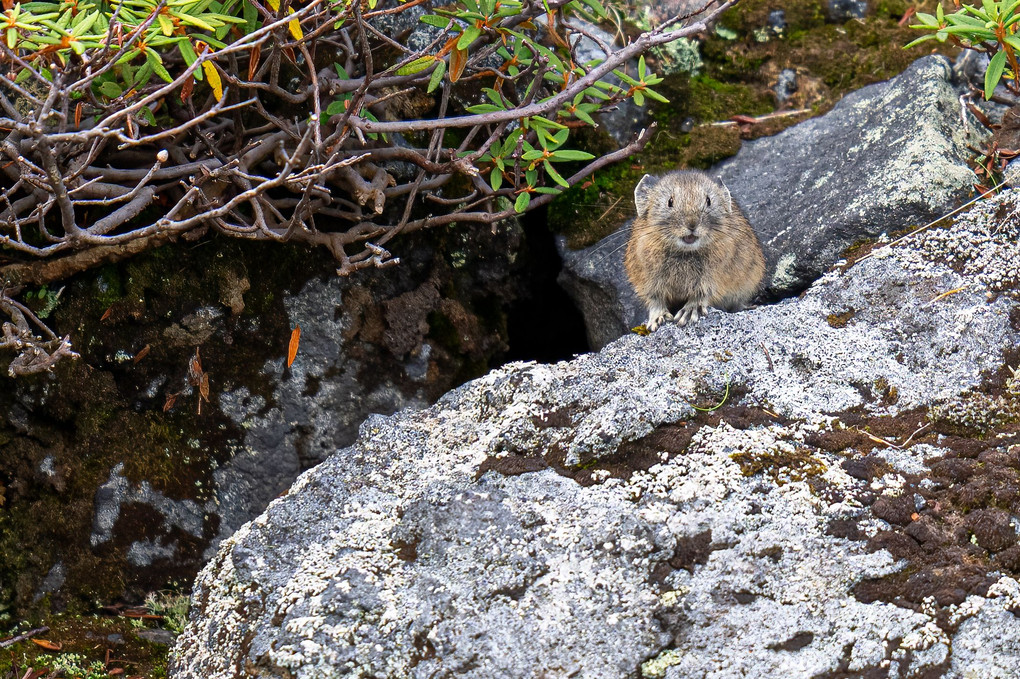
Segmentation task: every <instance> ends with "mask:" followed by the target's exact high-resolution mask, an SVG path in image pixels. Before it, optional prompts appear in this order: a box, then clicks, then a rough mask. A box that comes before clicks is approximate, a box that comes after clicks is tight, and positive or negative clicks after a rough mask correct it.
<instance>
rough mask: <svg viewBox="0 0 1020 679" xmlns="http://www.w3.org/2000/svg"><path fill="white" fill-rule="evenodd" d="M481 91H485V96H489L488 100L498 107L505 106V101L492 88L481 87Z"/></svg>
mask: <svg viewBox="0 0 1020 679" xmlns="http://www.w3.org/2000/svg"><path fill="white" fill-rule="evenodd" d="M482 92H483V93H485V96H487V97H488V98H489V101H491V102H492V103H493V104H495V105H496V106H499V107H500V109H503V108H505V102H504V101H503V97H501V96H500V94H499V92H497V91H496V90H494V89H492V88H491V87H483V88H482Z"/></svg>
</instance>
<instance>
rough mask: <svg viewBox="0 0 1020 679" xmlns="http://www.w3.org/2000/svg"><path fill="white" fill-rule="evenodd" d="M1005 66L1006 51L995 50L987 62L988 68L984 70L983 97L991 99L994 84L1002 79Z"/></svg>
mask: <svg viewBox="0 0 1020 679" xmlns="http://www.w3.org/2000/svg"><path fill="white" fill-rule="evenodd" d="M1005 68H1006V52H1005V50H1000V51H998V52H996V53H995V54H994V55H993V56H992V58H991V60H990V61H989V62H988V70H986V71H985V99H991V98H992V93H993V92H995V86H996V85H998V84H999V80H1001V79H1002V72H1003V70H1004V69H1005Z"/></svg>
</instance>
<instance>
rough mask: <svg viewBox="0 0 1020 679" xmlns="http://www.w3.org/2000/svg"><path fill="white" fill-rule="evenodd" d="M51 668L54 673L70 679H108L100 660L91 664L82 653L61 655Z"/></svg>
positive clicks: (53, 661)
mask: <svg viewBox="0 0 1020 679" xmlns="http://www.w3.org/2000/svg"><path fill="white" fill-rule="evenodd" d="M50 666H51V668H52V670H53V671H54V672H60V673H62V675H61V676H64V677H69V678H70V679H106V678H107V676H108V675H107V673H106V668H105V667H104V666H103V663H101V662H99V661H98V660H93V661H91V662H90V661H89V660H88V658H86V657H85V656H84V655H82V654H81V653H61V654H60V655H57V656H54V658H53V660H52V662H51V663H50Z"/></svg>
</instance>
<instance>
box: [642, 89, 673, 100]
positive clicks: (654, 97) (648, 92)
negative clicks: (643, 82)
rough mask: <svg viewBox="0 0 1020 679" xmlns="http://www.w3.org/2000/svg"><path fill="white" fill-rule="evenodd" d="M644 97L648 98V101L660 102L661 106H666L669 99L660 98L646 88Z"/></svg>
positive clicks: (659, 95) (660, 96)
mask: <svg viewBox="0 0 1020 679" xmlns="http://www.w3.org/2000/svg"><path fill="white" fill-rule="evenodd" d="M645 96H646V97H648V98H649V99H654V100H655V101H658V102H661V103H663V104H668V103H669V99H667V98H666V97H664V96H662V95H661V94H659V93H658V92H656V91H655V90H650V89H648V88H647V87H646V88H645Z"/></svg>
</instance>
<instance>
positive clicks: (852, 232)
mask: <svg viewBox="0 0 1020 679" xmlns="http://www.w3.org/2000/svg"><path fill="white" fill-rule="evenodd" d="M952 79H953V75H952V70H951V68H950V64H949V62H948V61H947V60H946V59H945V58H943V57H939V56H933V57H925V58H923V59H920V60H918V61H916V62H915V63H914V64H913V65H912V66H910V68H908V69H907V70H906V71H904V72H903V73H902V74H901V75H899V76H897V77H896V78H893V79H892V80H890V81H887V82H885V83H878V84H876V85H871V86H869V87H865V88H862V89H860V90H858V91H856V92H853V93H851V94H848V95H847V96H846V97H844V98H843V100H842V101H840V102H839V104H837V105H836V106H835V108H833V110H832V111H830V112H829V113H827V114H826V115H824V116H822V117H820V118H814V119H811V120H807V121H805V122H803V123H800V124H799V125H796V126H794V127H792V128H789V129H787V130H785V131H784V132H781V133H780V134H777V135H775V136H774V137H766V138H762V139H756V140H754V141H749V142H745V143H744V145H743V147H742V148H741V149H740V152H739V153H738V154H737V155H736V156H735V157H733V158H731V159H729V160H727V161H725V162H723V163H721V164H720V165H718V166H716V167H715V168H713V169H712V170H710V173H711V174H714V175H716V176H718V177H720V178H721V179H722V180H723V181H724V182H725V183H726V185H727V186H728V187H729V188H730V191H731V192H732V194H733V197H734V198H735V199H736V200H737V202H738V203H739V204H740V205H741V206H742V207H743V209H744V213H745V214H746V215H747V217H748V219H749V220H750V221H751V224H752V225H753V226H754V228H755V230H756V231H757V232H758V235H759V236H760V237H761V239H762V244H763V247H764V250H765V256H766V259H767V260H768V266H769V268H768V273H767V274H766V282H765V291H764V293H763V299H766V300H774V299H778V298H782V297H786V296H789V295H792V294H797V293H799V292H800V291H801V290H803V289H804V288H805V287H806V286H807V285H808V284H810V283H811V281H813V280H815V279H816V278H818V276H820V275H821V274H822V272H824V271H825V270H827V269H828V268H829V267H831V266H832V265H833V264H835V263H836V262H837V261H838V260H839V259H840V257H841V256H842V253H843V252H844V251H845V250H846V249H847V248H848V247H849V246H851V245H853V244H854V243H856V242H859V241H861V240H864V239H868V238H874V237H876V236H878V235H880V234H881V233H883V232H884V231H886V230H894V229H903V228H906V227H909V226H911V225H919V224H923V223H925V222H927V221H929V220H931V219H935V218H937V217H939V216H941V215H943V214H945V213H947V212H949V211H950V210H952V209H953V208H955V207H957V206H958V205H959V204H961V203H962V202H964V200H965V199H966V197H967V196H968V195H969V194H970V192H971V190H972V186H973V184H974V183H975V182H976V177H975V175H974V173H973V172H972V171H971V169H970V168H969V167H968V165H967V161H968V158H969V156H970V152H969V150H968V148H967V147H968V145H977V141H976V139H975V138H974V137H973V136H971V135H973V134H975V133H976V130H977V129H978V128H979V126H978V125H977V124H975V123H974V122H973V121H972V123H971V124H970V125H969V126H968V127H967V129H966V130H965V129H964V128H963V126H962V124H961V122H960V103H959V101H958V97H959V95H960V93H961V91H958V90H957V88H956V86H954V85H953V83H952ZM623 240H624V236H623V234H622V233H617V234H614V235H612V236H610V237H609V238H608V239H606V241H603V242H602V243H598V244H596V245H594V246H592V247H591V248H588V249H587V250H582V251H579V252H569V253H568V252H563V256H564V265H565V266H564V273H563V276H562V278H561V282H562V283H563V284H564V287H565V288H567V290H568V291H571V294H572V295H573V296H574V299H575V300H576V301H577V304H578V306H579V307H580V308H581V309H582V310H584V311H586V312H587V313H589V314H591V315H590V316H589V318H588V320H587V324H588V333H589V337H590V339H591V341H592V346H593V347H594V348H599V347H601V346H603V345H604V344H605V343H606V342H608V341H610V340H612V339H615V338H616V337H619V336H620V335H622V334H624V333H625V332H627V331H628V330H629V329H630V328H631V327H633V325H634V324H635V323H634V321H635V320H641V318H642V316H643V310H642V309H640V307H637V308H635V306H634V305H635V303H636V301H637V300H636V298H635V297H634V296H633V294H631V293H630V286H629V284H628V282H627V279H626V277H625V276H623V275H622V264H621V262H619V261H618V260H620V259H622V257H623V248H622V241H623ZM563 249H564V248H561V250H563Z"/></svg>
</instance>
